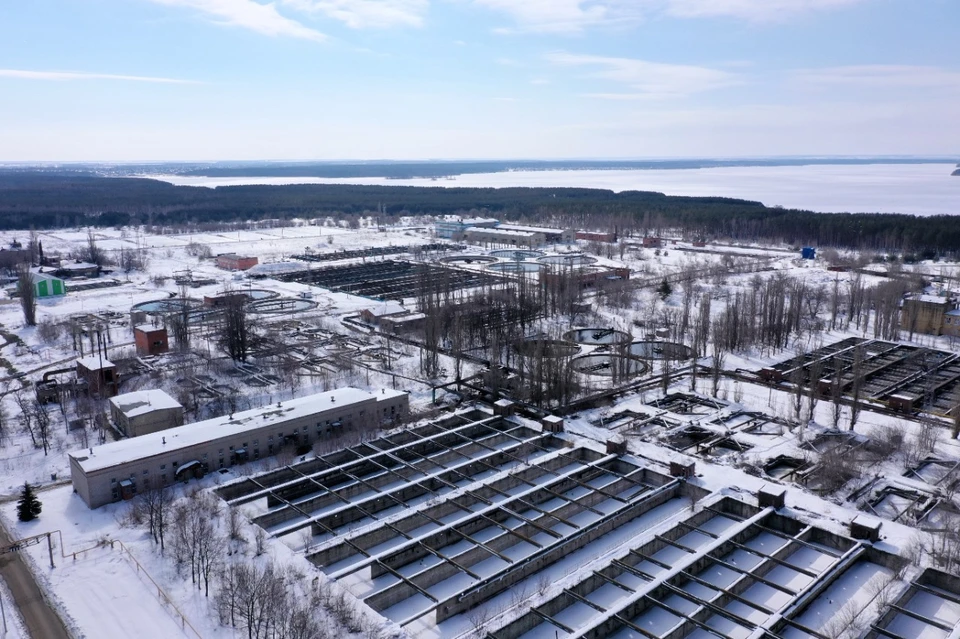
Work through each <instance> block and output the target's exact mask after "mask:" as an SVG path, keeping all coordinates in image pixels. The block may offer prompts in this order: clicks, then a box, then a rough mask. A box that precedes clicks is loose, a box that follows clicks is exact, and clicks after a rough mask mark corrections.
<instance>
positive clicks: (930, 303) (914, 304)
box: [900, 295, 960, 335]
mask: <svg viewBox="0 0 960 639" xmlns="http://www.w3.org/2000/svg"><path fill="white" fill-rule="evenodd" d="M956 308H957V301H956V299H954V298H952V297H940V296H937V295H916V296H913V297H907V298H904V300H903V304H902V305H901V307H900V330H902V331H907V332H909V333H923V334H925V335H943V334H944V333H945V332H947V331H945V330H944V329H945V328H946V327H947V326H948V324H947V320H948V319H949V320H950V324H949V326H950V328H951V329H952V330H951V331H950V334H951V335H956V334H957V333H956V332H954V331H955V330H956V329H957V328H960V327H957V326H955V325H954V322H955V321H956V317H957V316H956V315H948V314H949V313H950V312H951V311H954V310H956Z"/></svg>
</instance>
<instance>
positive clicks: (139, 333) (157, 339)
mask: <svg viewBox="0 0 960 639" xmlns="http://www.w3.org/2000/svg"><path fill="white" fill-rule="evenodd" d="M133 341H134V343H135V344H136V345H137V355H140V356H141V357H143V356H147V355H160V354H161V353H166V352H167V351H169V350H170V342H169V337H168V335H167V329H166V328H164V327H162V326H150V325H149V324H144V325H141V326H134V327H133Z"/></svg>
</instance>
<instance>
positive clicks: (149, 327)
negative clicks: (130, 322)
mask: <svg viewBox="0 0 960 639" xmlns="http://www.w3.org/2000/svg"><path fill="white" fill-rule="evenodd" d="M133 330H135V331H141V332H143V333H152V332H154V331H165V330H167V329H166V328H164V327H163V326H154V325H153V324H137V325H136V326H134V327H133Z"/></svg>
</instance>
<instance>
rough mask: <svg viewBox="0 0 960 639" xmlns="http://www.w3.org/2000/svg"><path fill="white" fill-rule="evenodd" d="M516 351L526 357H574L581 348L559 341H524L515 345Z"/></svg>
mask: <svg viewBox="0 0 960 639" xmlns="http://www.w3.org/2000/svg"><path fill="white" fill-rule="evenodd" d="M513 347H514V349H516V351H517V352H518V353H520V354H521V355H522V356H524V357H539V356H541V355H542V356H543V357H548V358H557V357H573V356H574V355H577V354H578V353H579V352H580V347H579V346H577V345H576V344H571V343H570V342H565V341H563V340H559V339H524V340H520V341H518V342H516V343H515V344H514V345H513Z"/></svg>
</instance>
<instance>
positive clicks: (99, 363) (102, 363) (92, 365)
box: [77, 356, 115, 371]
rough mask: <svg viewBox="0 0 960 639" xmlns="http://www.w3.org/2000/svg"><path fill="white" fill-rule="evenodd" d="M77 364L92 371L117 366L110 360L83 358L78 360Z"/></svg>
mask: <svg viewBox="0 0 960 639" xmlns="http://www.w3.org/2000/svg"><path fill="white" fill-rule="evenodd" d="M77 364H79V365H80V366H83V367H84V368H86V369H88V370H91V371H98V370H100V369H102V368H113V367H114V366H115V364H114V363H113V362H111V361H110V360H109V359H106V358H102V359H101V358H100V357H93V356H91V357H81V358H79V359H77Z"/></svg>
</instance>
